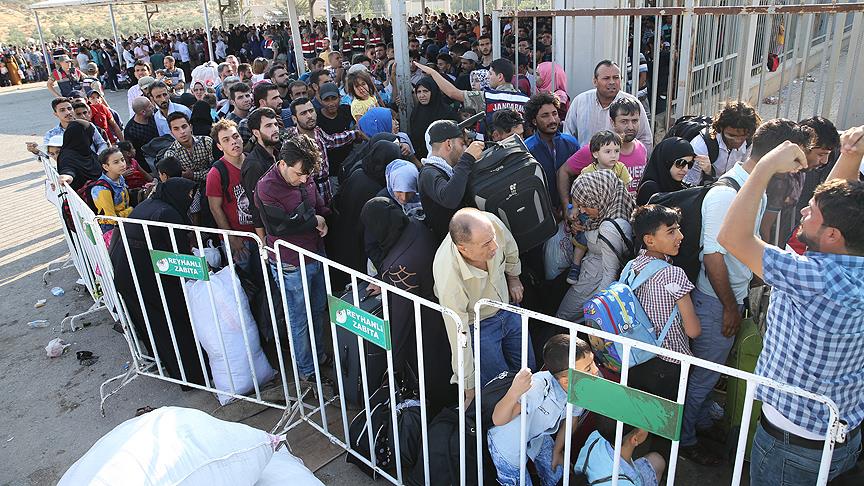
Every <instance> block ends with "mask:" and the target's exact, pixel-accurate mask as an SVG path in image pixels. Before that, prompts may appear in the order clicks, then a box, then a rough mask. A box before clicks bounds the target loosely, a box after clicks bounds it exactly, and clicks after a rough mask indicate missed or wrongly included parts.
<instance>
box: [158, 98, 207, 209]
mask: <svg viewBox="0 0 864 486" xmlns="http://www.w3.org/2000/svg"><path fill="white" fill-rule="evenodd" d="M166 91H167V89H166ZM166 96H167V95H166ZM168 126H169V129H170V130H171V132H170V133H171V135H172V136H173V137H174V143H172V144H171V145H170V146H169V147H168V150H166V151H165V157H164V158H168V157H174V158H175V159H177V160H178V161H179V162H180V166H181V167H183V173H182V176H183V177H184V178H186V179H189V180H192V181H194V182H195V185H196V189H195V194H194V196H193V198H192V206H191V207H190V208H189V213H190V214H191V215H192V221H193V223H194V224H196V225H197V224H199V222H200V221H199V218H198V213H200V212H201V204H207V200H206V199H204V196H203V195H202V192H203V189H204V183H205V181H206V180H207V172H208V171H209V170H210V166H211V165H212V162H213V139H212V138H210V137H207V136H195V135H193V134H192V124H191V123H190V122H189V116H188V115H186V114H185V113H182V112H179V111H178V112H174V113H171V114H170V115H168ZM202 199H203V200H202Z"/></svg>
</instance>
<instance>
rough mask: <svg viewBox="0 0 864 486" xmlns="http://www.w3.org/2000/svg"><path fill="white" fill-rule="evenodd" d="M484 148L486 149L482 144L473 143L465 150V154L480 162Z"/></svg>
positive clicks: (478, 142)
mask: <svg viewBox="0 0 864 486" xmlns="http://www.w3.org/2000/svg"><path fill="white" fill-rule="evenodd" d="M484 148H486V145H484V144H483V142H480V141H474V142H471V145H469V146H468V148H466V149H465V152H466V153H469V154H471V157H474V160H480V156H481V155H482V154H483V149H484Z"/></svg>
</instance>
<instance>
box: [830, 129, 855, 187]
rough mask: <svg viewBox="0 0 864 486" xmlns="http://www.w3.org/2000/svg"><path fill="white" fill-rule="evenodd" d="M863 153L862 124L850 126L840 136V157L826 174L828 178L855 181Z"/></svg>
mask: <svg viewBox="0 0 864 486" xmlns="http://www.w3.org/2000/svg"><path fill="white" fill-rule="evenodd" d="M862 155H864V125H862V126H860V127H854V128H850V129H849V130H846V131H845V132H843V135H841V136H840V158H839V159H837V164H835V165H834V168H833V169H832V170H831V173H830V174H828V180H829V181H830V180H832V179H844V180H847V181H857V180H858V178H859V175H858V174H859V173H860V171H861V156H862Z"/></svg>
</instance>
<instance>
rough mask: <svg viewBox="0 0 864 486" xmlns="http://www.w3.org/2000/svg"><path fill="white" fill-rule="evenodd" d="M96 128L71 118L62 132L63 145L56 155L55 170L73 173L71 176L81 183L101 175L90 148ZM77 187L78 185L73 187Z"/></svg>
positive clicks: (100, 168) (100, 169) (62, 172)
mask: <svg viewBox="0 0 864 486" xmlns="http://www.w3.org/2000/svg"><path fill="white" fill-rule="evenodd" d="M95 131H96V129H95V128H94V127H93V125H92V124H91V123H90V122H87V121H83V120H73V121H71V122H69V125H67V126H66V130H65V131H64V132H63V145H62V146H61V147H60V155H58V156H57V171H58V172H59V173H61V174H70V173H72V174H74V175H73V178H74V179H76V180H77V181H76V182H75V184H76V185H78V182H80V183H81V185H83V183H84V182H86V181H92V180H96V179H98V178H99V177H100V176H102V167H101V166H100V165H99V161H98V160H97V159H96V154H94V153H93V150H92V149H91V148H90V145H91V144H92V143H93V134H94V133H95ZM73 189H76V190H77V189H78V187H73Z"/></svg>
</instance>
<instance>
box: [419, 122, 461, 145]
mask: <svg viewBox="0 0 864 486" xmlns="http://www.w3.org/2000/svg"><path fill="white" fill-rule="evenodd" d="M463 134H464V133H463V130H462V129H461V128H459V125H457V124H456V122H454V121H452V120H438V121H436V122H434V123H432V124H431V125H429V130H427V131H426V141H427V142H429V144H430V145H431V144H433V143H441V142H446V141H447V140H452V139H454V138H459V137H461V136H462V135H463Z"/></svg>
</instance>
